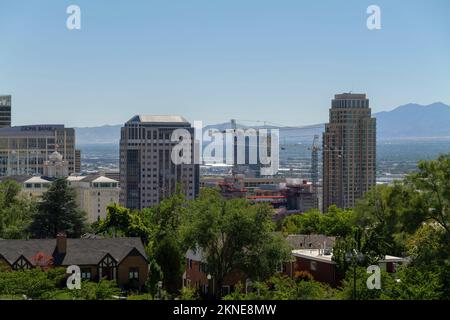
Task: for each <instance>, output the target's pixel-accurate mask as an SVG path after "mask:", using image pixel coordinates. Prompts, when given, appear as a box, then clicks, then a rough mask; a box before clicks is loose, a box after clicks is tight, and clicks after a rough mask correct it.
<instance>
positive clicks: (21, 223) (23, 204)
mask: <svg viewBox="0 0 450 320" xmlns="http://www.w3.org/2000/svg"><path fill="white" fill-rule="evenodd" d="M19 193H20V185H19V184H18V183H17V182H15V181H12V180H6V181H4V182H1V183H0V238H3V239H23V238H26V237H27V235H28V232H27V230H28V228H29V226H30V224H31V221H32V218H31V216H32V214H33V212H35V210H36V203H35V202H34V201H33V200H31V199H26V198H25V197H21V196H20V195H19Z"/></svg>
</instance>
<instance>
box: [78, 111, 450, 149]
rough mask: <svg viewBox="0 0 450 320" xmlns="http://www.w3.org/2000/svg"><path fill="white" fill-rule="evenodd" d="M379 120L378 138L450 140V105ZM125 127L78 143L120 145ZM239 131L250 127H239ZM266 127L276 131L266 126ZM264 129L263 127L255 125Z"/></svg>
mask: <svg viewBox="0 0 450 320" xmlns="http://www.w3.org/2000/svg"><path fill="white" fill-rule="evenodd" d="M374 116H375V117H376V118H377V136H378V139H381V140H388V139H424V138H450V106H448V105H446V104H444V103H441V102H436V103H433V104H430V105H427V106H423V105H419V104H414V103H410V104H406V105H403V106H400V107H397V108H395V109H393V110H391V111H383V112H378V113H375V114H374ZM120 127H121V125H104V126H101V127H89V128H76V134H77V143H78V144H107V143H114V144H118V143H119V139H120ZM238 127H239V128H246V126H243V125H238ZM264 127H265V128H276V127H273V126H264ZM212 128H215V129H218V130H220V131H223V130H225V129H231V124H230V122H224V123H219V124H216V125H209V126H206V127H205V128H204V130H205V131H206V130H210V129H212ZM252 128H255V129H257V128H261V126H252ZM279 129H280V144H288V143H310V142H311V141H312V139H313V137H314V135H316V134H318V135H321V134H322V132H323V131H324V124H317V125H311V126H306V127H302V128H296V127H280V128H279Z"/></svg>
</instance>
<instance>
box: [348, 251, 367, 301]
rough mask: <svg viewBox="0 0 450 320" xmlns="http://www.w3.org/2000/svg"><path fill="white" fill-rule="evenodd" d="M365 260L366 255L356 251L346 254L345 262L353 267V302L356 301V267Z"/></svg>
mask: <svg viewBox="0 0 450 320" xmlns="http://www.w3.org/2000/svg"><path fill="white" fill-rule="evenodd" d="M363 260H364V254H362V253H361V252H359V251H357V250H355V249H354V250H352V251H348V252H347V253H346V254H345V261H347V262H348V263H351V264H352V265H353V292H352V297H353V300H356V266H357V265H358V262H362V261H363Z"/></svg>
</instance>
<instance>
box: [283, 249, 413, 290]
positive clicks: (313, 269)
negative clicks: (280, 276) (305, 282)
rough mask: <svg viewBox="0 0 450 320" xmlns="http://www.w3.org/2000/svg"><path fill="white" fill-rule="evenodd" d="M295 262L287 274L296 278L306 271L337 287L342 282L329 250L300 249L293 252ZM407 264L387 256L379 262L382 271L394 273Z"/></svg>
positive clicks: (288, 268) (404, 261)
mask: <svg viewBox="0 0 450 320" xmlns="http://www.w3.org/2000/svg"><path fill="white" fill-rule="evenodd" d="M292 256H293V257H294V260H293V261H291V262H288V267H287V268H286V272H285V273H286V274H288V275H289V276H290V277H294V276H295V273H296V272H300V271H306V272H308V273H310V274H311V275H312V276H313V278H314V280H316V281H319V282H324V283H327V284H329V285H330V286H332V287H337V286H338V285H339V284H340V282H341V281H342V278H341V275H339V273H338V271H337V264H336V262H335V261H333V253H332V250H331V248H329V249H299V250H292ZM405 263H407V259H405V258H400V257H394V256H389V255H386V256H384V258H382V259H380V260H379V261H378V265H379V266H380V268H381V270H384V271H386V272H389V273H394V272H395V271H396V268H397V266H398V265H401V264H405Z"/></svg>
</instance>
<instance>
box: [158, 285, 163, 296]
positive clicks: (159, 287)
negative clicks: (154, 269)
mask: <svg viewBox="0 0 450 320" xmlns="http://www.w3.org/2000/svg"><path fill="white" fill-rule="evenodd" d="M162 286H163V283H162V281H158V300H162V299H161V289H162Z"/></svg>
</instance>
